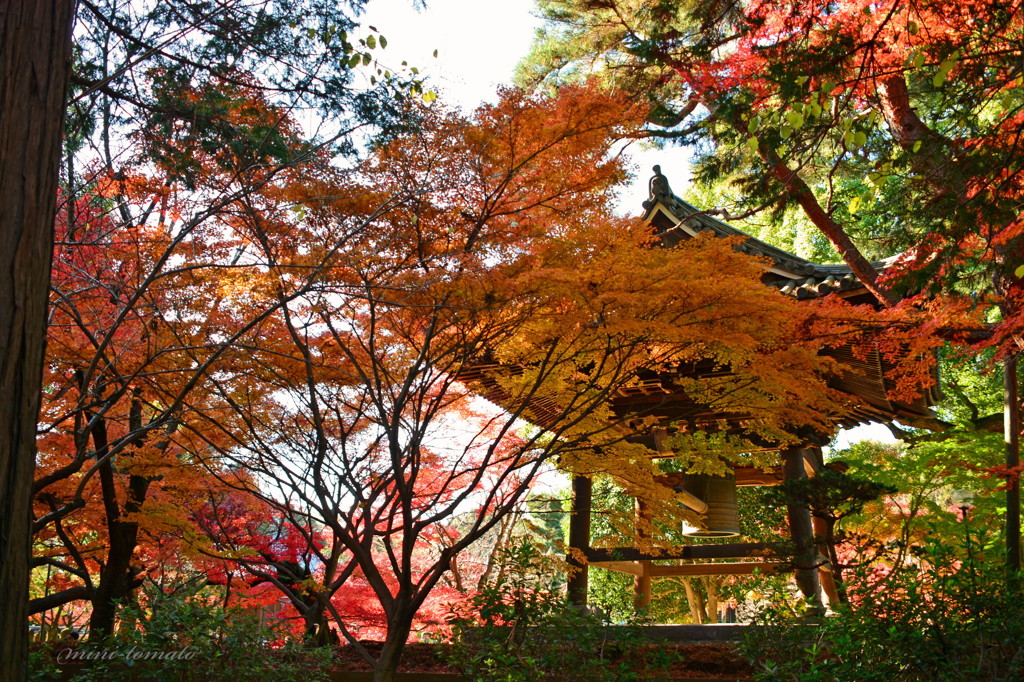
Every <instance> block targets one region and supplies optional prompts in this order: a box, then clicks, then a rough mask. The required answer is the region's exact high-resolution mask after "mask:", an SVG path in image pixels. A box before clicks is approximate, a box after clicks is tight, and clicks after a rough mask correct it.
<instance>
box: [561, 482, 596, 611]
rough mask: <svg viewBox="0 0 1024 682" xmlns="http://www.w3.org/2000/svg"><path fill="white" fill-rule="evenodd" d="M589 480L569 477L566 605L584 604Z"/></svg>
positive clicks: (585, 595) (589, 504)
mask: <svg viewBox="0 0 1024 682" xmlns="http://www.w3.org/2000/svg"><path fill="white" fill-rule="evenodd" d="M593 487H594V484H593V481H591V479H590V477H588V476H573V479H572V512H571V513H570V514H569V556H568V557H567V558H566V561H567V562H568V564H569V580H568V586H567V590H566V591H567V594H568V599H569V603H570V604H572V605H575V606H586V605H587V582H588V580H587V579H588V574H587V573H588V571H587V562H586V560H585V558H584V554H585V553H586V551H587V550H588V549H590V510H591V503H592V498H593Z"/></svg>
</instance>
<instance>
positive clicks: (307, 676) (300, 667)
mask: <svg viewBox="0 0 1024 682" xmlns="http://www.w3.org/2000/svg"><path fill="white" fill-rule="evenodd" d="M122 622H123V624H122V627H121V628H120V629H119V631H118V633H117V634H116V635H114V636H112V637H109V638H107V639H105V640H103V641H101V642H93V641H86V642H83V643H76V644H71V643H69V642H65V643H58V644H53V645H48V646H47V647H45V648H41V649H39V650H37V651H36V652H35V653H34V655H33V658H32V660H31V661H30V663H31V665H32V670H33V673H32V674H33V677H32V678H31V679H33V680H40V681H42V680H52V679H60V678H59V677H56V676H55V675H56V671H55V666H54V665H53V663H54V662H55V661H60V662H64V661H69V660H70V661H88V663H87V664H86V665H85V666H84V667H82V668H81V669H80V670H79V671H78V672H77V673H76V674H75V675H74V677H72V678H71V679H72V680H74V681H75V682H87V681H106V680H131V681H135V680H138V681H140V682H141V681H149V680H152V681H154V682H156V681H165V680H166V681H171V680H173V681H175V682H179V681H181V682H193V681H195V682H220V681H224V682H243V681H246V680H281V681H282V682H288V681H291V680H294V681H296V682H300V681H301V682H314V681H315V680H326V679H327V670H328V669H329V667H330V662H331V655H332V650H331V649H312V648H308V647H303V646H302V645H300V644H299V643H297V642H293V641H290V640H288V639H286V638H284V637H283V636H282V634H281V633H279V632H276V631H274V630H273V629H268V628H267V627H265V626H263V625H261V624H260V623H259V621H258V619H257V617H256V616H255V615H254V614H252V613H249V612H245V611H243V610H235V609H231V610H228V611H225V610H223V609H221V608H220V607H218V606H211V605H210V604H209V603H207V601H206V600H204V599H203V598H201V597H199V596H197V595H177V594H176V595H170V596H167V595H162V594H157V595H155V596H152V597H151V599H150V600H149V608H148V609H147V610H146V611H142V610H140V609H137V608H126V609H124V611H123V613H122ZM279 643H280V644H279ZM69 652H71V653H69Z"/></svg>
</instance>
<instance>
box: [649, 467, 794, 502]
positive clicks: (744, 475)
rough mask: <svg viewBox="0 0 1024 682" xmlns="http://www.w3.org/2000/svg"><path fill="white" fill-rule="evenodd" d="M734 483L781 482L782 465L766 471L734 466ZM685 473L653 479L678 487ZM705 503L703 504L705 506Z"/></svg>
mask: <svg viewBox="0 0 1024 682" xmlns="http://www.w3.org/2000/svg"><path fill="white" fill-rule="evenodd" d="M734 471H735V475H736V485H738V486H753V485H778V484H780V483H782V479H783V467H781V466H777V467H771V468H770V469H768V470H767V471H765V470H764V469H762V468H761V467H752V466H751V467H746V466H744V467H735V469H734ZM684 476H685V474H680V473H672V474H662V475H660V476H656V477H655V480H656V481H658V483H661V484H662V485H667V486H668V487H670V488H679V487H681V486H682V485H683V478H684ZM683 503H684V504H686V506H688V507H690V508H691V509H694V510H695V511H697V512H699V513H701V514H703V513H704V511H703V510H700V509H696V508H695V507H692V506H691V505H690V504H689V502H687V501H686V500H684V501H683ZM706 506H707V505H705V507H706Z"/></svg>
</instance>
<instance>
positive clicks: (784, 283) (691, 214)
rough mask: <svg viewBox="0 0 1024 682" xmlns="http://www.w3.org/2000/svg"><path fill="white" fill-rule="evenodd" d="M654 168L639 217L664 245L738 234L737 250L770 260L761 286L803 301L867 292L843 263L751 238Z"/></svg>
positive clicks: (881, 265)
mask: <svg viewBox="0 0 1024 682" xmlns="http://www.w3.org/2000/svg"><path fill="white" fill-rule="evenodd" d="M654 168H655V175H654V177H653V178H652V179H651V182H650V187H651V194H650V197H649V198H648V199H647V201H645V202H644V215H643V219H644V220H646V221H647V222H649V223H650V224H651V225H653V226H654V227H655V228H656V229H659V230H660V232H659V236H660V237H661V239H662V241H663V243H665V244H666V245H667V246H672V245H674V244H676V243H678V242H679V241H681V240H684V239H688V238H689V237H693V236H696V235H697V234H700V233H703V232H711V233H713V234H717V235H719V236H722V237H741V238H744V241H743V243H742V244H741V245H740V246H739V247H738V248H739V250H740V251H742V252H744V253H749V254H751V255H757V256H763V257H765V258H767V259H768V260H769V261H770V262H771V265H769V267H768V270H767V271H766V272H765V276H764V278H763V279H764V282H765V284H767V285H768V286H771V287H774V288H776V289H778V290H779V291H781V292H782V293H783V294H786V295H787V296H792V297H794V298H797V299H800V300H804V299H808V298H817V297H820V296H825V295H827V294H833V293H834V294H839V295H840V296H843V297H849V296H856V295H860V294H865V293H866V292H867V290H866V289H865V288H864V286H863V285H862V284H861V283H860V280H858V279H857V276H856V275H854V274H853V273H852V272H851V271H850V268H849V266H847V265H845V264H841V263H840V264H823V263H812V262H811V261H809V260H807V259H806V258H801V257H800V256H797V255H796V254H792V253H789V252H788V251H783V250H782V249H780V248H777V247H774V246H772V245H771V244H767V243H765V242H763V241H761V240H759V239H757V238H756V237H752V236H750V235H749V234H747V233H746V232H743V231H742V230H739V229H737V228H735V227H733V226H732V225H730V224H729V223H726V222H724V221H721V220H719V219H718V218H716V217H714V216H712V215H709V214H708V213H706V212H704V211H701V210H700V209H699V208H697V207H696V206H694V205H692V204H690V203H688V202H686V201H684V200H682V199H680V198H679V197H677V196H676V195H675V194H673V193H672V190H671V188H670V187H669V184H668V180H667V179H666V178H665V176H664V175H661V170H660V168H659V167H658V166H655V167H654ZM893 260H894V259H891V258H890V259H886V260H883V261H875V262H873V263H872V265H873V266H874V267H875V268H876V269H878V270H884V269H885V268H886V267H888V265H889V264H890V263H891V262H892V261H893Z"/></svg>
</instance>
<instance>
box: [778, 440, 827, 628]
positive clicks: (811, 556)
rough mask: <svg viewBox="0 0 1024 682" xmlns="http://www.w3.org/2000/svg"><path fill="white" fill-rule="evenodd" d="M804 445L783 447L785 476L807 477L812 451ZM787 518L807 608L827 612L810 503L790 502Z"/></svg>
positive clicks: (797, 575) (815, 611) (795, 562)
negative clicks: (824, 603) (820, 579)
mask: <svg viewBox="0 0 1024 682" xmlns="http://www.w3.org/2000/svg"><path fill="white" fill-rule="evenodd" d="M812 447H814V446H808V447H805V448H789V449H787V450H783V451H782V452H781V453H780V454H781V455H782V464H783V478H784V479H785V480H787V481H791V480H796V479H800V478H806V477H807V470H806V469H805V468H804V467H805V462H806V461H809V460H812V459H813V457H814V453H813V451H810V448H812ZM786 518H787V519H788V521H789V530H790V533H791V534H792V538H793V544H794V545H795V547H796V550H795V552H794V556H793V563H794V564H795V566H796V571H795V573H796V585H797V587H799V588H800V592H801V593H803V595H804V598H805V599H806V600H807V605H808V611H809V612H810V613H812V614H821V613H824V611H825V607H824V606H823V605H822V603H821V585H820V583H819V582H818V567H817V563H818V551H817V549H816V548H815V546H814V526H813V524H812V522H811V510H810V509H808V508H807V507H803V506H799V505H794V504H790V505H787V506H786Z"/></svg>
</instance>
